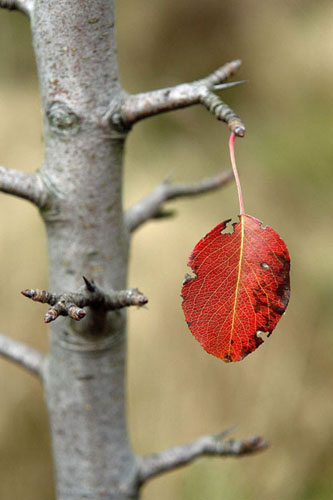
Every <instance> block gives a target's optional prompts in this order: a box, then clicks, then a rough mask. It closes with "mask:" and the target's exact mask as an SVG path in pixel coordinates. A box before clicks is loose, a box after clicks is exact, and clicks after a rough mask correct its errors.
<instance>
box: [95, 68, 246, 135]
mask: <svg viewBox="0 0 333 500" xmlns="http://www.w3.org/2000/svg"><path fill="white" fill-rule="evenodd" d="M240 65H241V61H240V60H235V61H231V62H229V63H226V64H224V65H223V66H221V67H220V68H218V69H217V70H216V71H214V73H212V74H210V75H208V76H207V77H206V78H202V79H201V80H197V81H194V82H191V83H183V84H180V85H176V86H174V87H168V88H164V89H158V90H152V91H150V92H143V93H140V94H132V95H127V96H125V97H124V100H123V102H122V103H121V105H120V107H119V106H117V105H116V104H115V103H111V104H110V106H109V109H108V110H107V112H106V114H105V116H104V120H105V121H109V122H110V123H111V124H112V125H113V126H114V127H115V128H117V129H118V130H126V129H129V128H130V127H131V126H132V125H134V124H135V123H136V122H138V121H139V120H142V119H144V118H147V117H150V116H154V115H157V114H160V113H165V112H167V111H173V110H175V109H180V108H185V107H187V106H192V105H193V104H203V105H204V106H205V107H206V108H207V109H208V110H209V111H210V112H211V113H212V114H213V115H214V116H215V117H216V118H217V119H218V120H222V121H224V122H226V123H227V125H228V127H229V128H230V130H231V132H234V133H235V135H237V136H239V137H243V136H244V134H245V126H244V124H243V122H242V121H241V119H240V118H239V117H238V116H237V115H236V114H235V113H234V112H233V111H232V110H231V108H230V107H229V106H228V105H227V104H225V103H224V102H223V101H222V100H221V99H220V98H219V97H218V96H217V95H215V94H214V93H213V92H214V90H222V89H223V88H228V87H230V86H231V85H230V84H226V85H225V86H223V85H221V84H222V83H223V82H225V81H226V80H227V79H228V78H230V77H231V76H232V75H233V74H234V73H235V72H236V71H237V69H238V68H239V66H240ZM238 83H244V81H242V82H234V84H233V85H235V84H238Z"/></svg>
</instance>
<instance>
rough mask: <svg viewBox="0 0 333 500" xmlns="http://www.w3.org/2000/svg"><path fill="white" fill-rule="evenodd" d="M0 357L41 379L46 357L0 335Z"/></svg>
mask: <svg viewBox="0 0 333 500" xmlns="http://www.w3.org/2000/svg"><path fill="white" fill-rule="evenodd" d="M0 355H1V356H3V357H4V358H7V359H9V360H10V361H13V362H14V363H16V364H18V365H20V366H22V367H23V368H25V369H26V370H28V371H29V372H31V373H33V374H34V375H37V376H38V377H41V371H42V364H43V359H44V356H43V354H42V353H40V352H39V351H37V350H35V349H32V348H31V347H29V346H27V345H25V344H23V343H22V342H18V341H17V340H13V339H11V338H9V337H6V335H2V334H0Z"/></svg>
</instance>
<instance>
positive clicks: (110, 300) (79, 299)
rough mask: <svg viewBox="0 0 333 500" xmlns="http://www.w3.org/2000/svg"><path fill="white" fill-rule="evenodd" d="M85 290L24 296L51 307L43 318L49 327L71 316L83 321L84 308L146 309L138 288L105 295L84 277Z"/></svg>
mask: <svg viewBox="0 0 333 500" xmlns="http://www.w3.org/2000/svg"><path fill="white" fill-rule="evenodd" d="M83 280H84V283H85V284H84V286H83V287H81V288H80V290H79V291H78V292H73V293H62V294H56V293H51V292H47V291H46V290H38V289H32V288H28V289H26V290H23V291H22V292H21V293H22V294H23V295H24V296H25V297H28V298H29V299H32V300H34V301H35V302H41V303H43V304H49V305H50V306H51V307H50V309H49V310H48V311H47V313H46V314H45V316H44V321H45V323H50V322H51V321H54V320H55V319H57V318H58V316H69V317H70V318H72V319H75V320H76V321H80V320H81V319H83V318H84V317H85V315H86V311H85V310H84V309H83V307H91V308H95V309H98V310H99V311H113V310H116V309H121V308H123V307H129V306H143V305H145V304H147V302H148V299H147V297H145V296H144V295H143V294H142V293H141V292H140V291H139V290H138V289H137V288H130V289H128V290H120V291H115V290H111V291H110V292H109V293H105V292H104V291H103V290H101V289H100V288H99V287H97V285H96V284H95V283H94V282H93V281H92V280H88V278H86V277H83Z"/></svg>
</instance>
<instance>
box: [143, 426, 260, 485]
mask: <svg viewBox="0 0 333 500" xmlns="http://www.w3.org/2000/svg"><path fill="white" fill-rule="evenodd" d="M223 434H225V433H223ZM223 434H222V437H224V436H223ZM220 439H221V435H218V436H203V437H201V438H199V439H197V440H195V441H192V442H191V443H187V444H184V445H181V446H175V447H174V448H170V449H168V450H165V451H162V452H160V453H156V454H153V455H148V456H145V457H142V459H141V460H140V461H139V468H140V472H139V481H140V483H144V482H145V481H147V480H149V479H151V478H152V477H154V476H157V475H159V474H162V473H164V472H168V471H171V470H173V469H177V468H178V467H182V466H184V465H187V464H189V463H191V462H193V460H195V459H196V458H198V457H202V456H208V455H210V456H219V457H232V456H233V457H239V456H243V455H249V454H251V453H255V452H258V451H262V450H264V449H265V448H267V446H268V443H267V442H266V441H264V440H263V439H262V438H261V437H257V436H256V437H252V438H250V439H246V440H240V441H239V440H234V439H229V440H227V441H220Z"/></svg>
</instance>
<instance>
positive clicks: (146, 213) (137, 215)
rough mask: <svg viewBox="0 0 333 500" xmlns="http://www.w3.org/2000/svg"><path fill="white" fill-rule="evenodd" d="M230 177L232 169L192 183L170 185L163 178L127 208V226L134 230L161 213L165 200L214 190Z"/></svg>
mask: <svg viewBox="0 0 333 500" xmlns="http://www.w3.org/2000/svg"><path fill="white" fill-rule="evenodd" d="M232 178H233V173H232V170H227V171H224V172H221V173H220V174H218V175H216V176H215V177H208V178H206V179H203V180H202V181H200V182H197V183H194V184H175V185H172V184H170V182H169V180H165V181H164V182H162V183H161V184H160V185H159V186H157V187H156V188H155V189H154V190H153V191H152V193H150V194H149V195H148V196H146V197H145V198H144V199H143V200H141V201H139V202H138V203H136V204H135V205H133V207H131V208H130V209H129V210H127V212H126V214H125V223H126V225H127V228H128V230H129V231H134V230H135V229H137V228H138V227H139V226H141V224H143V223H144V222H146V221H147V220H149V219H152V218H156V217H159V216H161V215H163V211H162V209H163V204H164V203H165V202H167V201H170V200H173V199H175V198H183V197H186V196H197V195H200V194H203V193H208V192H211V191H214V190H215V189H218V188H220V187H222V186H224V185H225V184H227V183H228V182H229V181H230V180H231V179H232Z"/></svg>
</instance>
